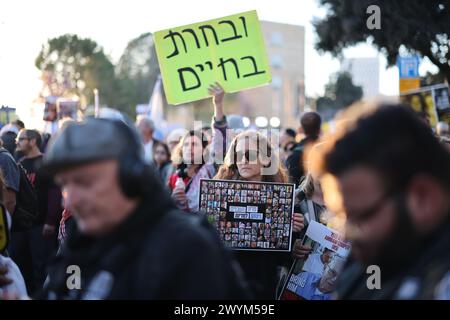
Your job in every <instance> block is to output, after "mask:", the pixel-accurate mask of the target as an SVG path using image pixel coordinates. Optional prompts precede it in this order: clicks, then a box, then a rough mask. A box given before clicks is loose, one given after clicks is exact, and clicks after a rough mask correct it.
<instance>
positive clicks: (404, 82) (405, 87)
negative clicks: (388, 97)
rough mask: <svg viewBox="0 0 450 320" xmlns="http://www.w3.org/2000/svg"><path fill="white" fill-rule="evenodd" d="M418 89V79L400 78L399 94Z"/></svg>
mask: <svg viewBox="0 0 450 320" xmlns="http://www.w3.org/2000/svg"><path fill="white" fill-rule="evenodd" d="M418 88H420V78H400V93H404V92H408V91H411V90H415V89H418Z"/></svg>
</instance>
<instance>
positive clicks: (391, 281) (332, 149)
mask: <svg viewBox="0 0 450 320" xmlns="http://www.w3.org/2000/svg"><path fill="white" fill-rule="evenodd" d="M357 107H358V108H360V109H359V110H361V108H362V107H364V106H361V105H359V106H357ZM355 110H356V109H353V111H355ZM347 114H348V113H347ZM346 120H349V119H348V118H346ZM346 124H352V125H351V126H346V128H345V129H344V131H343V134H339V130H338V133H336V136H335V139H332V143H330V144H329V148H328V150H327V151H325V153H324V154H323V158H322V160H323V162H322V169H324V172H325V173H326V174H328V177H332V180H333V181H334V182H335V184H334V185H335V187H336V188H335V192H337V195H340V196H341V197H340V198H341V200H342V201H337V202H336V203H334V204H330V205H329V208H330V209H332V210H333V211H334V212H336V213H337V214H338V215H339V214H345V217H346V237H347V238H348V239H349V240H351V241H352V258H351V259H350V261H349V263H348V264H347V266H346V268H345V270H344V271H343V274H342V275H341V278H340V279H339V284H338V287H337V291H338V296H339V298H340V299H450V294H449V292H450V290H449V288H450V255H449V254H448V253H449V252H450V219H449V217H450V214H449V213H450V157H449V153H448V151H446V150H445V149H444V147H443V146H442V145H441V144H439V142H438V140H437V139H436V138H435V137H434V136H433V134H432V132H431V131H430V130H429V128H427V127H426V125H425V124H424V123H423V121H421V119H420V118H419V117H417V116H416V115H415V114H414V113H413V112H412V111H411V110H410V109H409V107H408V106H403V105H385V106H381V107H379V108H376V109H375V111H373V112H371V113H369V114H365V115H363V116H362V117H359V119H358V120H357V121H356V122H355V123H353V122H351V121H346ZM324 192H325V193H326V192H330V190H326V188H325V190H324ZM334 195H336V194H334ZM335 198H336V197H335ZM370 265H376V266H378V267H379V268H380V271H381V272H380V284H381V288H376V289H378V290H375V289H372V290H371V289H370V288H369V287H371V286H369V285H368V284H370V283H372V282H371V281H370V280H371V279H369V277H370V276H371V275H372V274H373V273H370V272H369V273H368V272H367V270H368V269H367V267H368V266H370ZM368 280H369V281H368Z"/></svg>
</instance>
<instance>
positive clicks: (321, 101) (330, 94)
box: [316, 72, 363, 118]
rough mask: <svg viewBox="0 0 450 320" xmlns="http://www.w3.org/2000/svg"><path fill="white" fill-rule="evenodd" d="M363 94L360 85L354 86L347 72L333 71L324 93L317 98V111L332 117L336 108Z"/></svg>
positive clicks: (342, 106)
mask: <svg viewBox="0 0 450 320" xmlns="http://www.w3.org/2000/svg"><path fill="white" fill-rule="evenodd" d="M362 96H363V90H362V88H361V87H360V86H355V85H354V84H353V81H352V76H351V75H350V74H349V73H348V72H340V73H335V74H333V75H332V76H331V77H330V81H329V82H328V84H326V85H325V94H324V96H323V97H320V98H318V99H317V102H316V105H317V111H318V112H320V113H323V114H324V116H325V118H329V117H332V116H333V115H334V114H335V113H336V112H337V111H338V110H340V109H343V108H345V107H348V106H349V105H351V104H352V103H353V102H355V101H358V100H360V99H361V98H362Z"/></svg>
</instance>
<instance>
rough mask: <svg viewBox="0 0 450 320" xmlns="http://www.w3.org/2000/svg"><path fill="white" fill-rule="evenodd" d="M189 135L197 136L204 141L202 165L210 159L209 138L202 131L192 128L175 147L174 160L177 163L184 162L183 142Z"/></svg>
mask: <svg viewBox="0 0 450 320" xmlns="http://www.w3.org/2000/svg"><path fill="white" fill-rule="evenodd" d="M189 137H197V138H198V139H200V141H201V142H202V154H203V156H202V165H203V164H205V163H206V162H207V161H208V152H207V151H208V148H207V147H208V139H206V136H205V135H204V134H203V132H202V131H196V130H190V131H189V132H187V133H186V134H185V135H184V136H183V137H182V138H181V139H180V142H179V143H178V145H177V146H176V147H175V149H174V151H173V154H172V162H173V163H174V164H177V165H181V164H183V163H184V161H183V144H184V141H185V140H186V139H187V138H189Z"/></svg>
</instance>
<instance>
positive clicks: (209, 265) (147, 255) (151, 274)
mask: <svg viewBox="0 0 450 320" xmlns="http://www.w3.org/2000/svg"><path fill="white" fill-rule="evenodd" d="M70 265H75V266H77V267H79V270H80V273H81V289H76V288H75V289H72V290H68V288H67V282H69V283H73V284H76V282H74V281H73V278H71V279H69V281H68V278H69V277H70V276H72V275H74V274H75V272H74V271H73V270H74V269H67V268H68V267H69V266H70ZM72 268H73V267H72ZM48 280H49V282H48V285H47V286H46V288H45V289H44V291H43V292H42V293H41V295H40V296H39V297H38V298H41V299H231V298H232V299H242V298H248V295H247V293H246V292H247V291H246V289H245V285H244V281H243V280H242V278H241V274H240V273H239V269H238V267H236V265H235V264H234V263H232V261H231V259H230V258H229V255H228V252H226V251H225V249H224V248H223V246H222V245H221V243H220V240H219V238H218V237H217V235H216V233H215V231H214V230H213V229H212V228H211V227H210V225H209V224H208V223H207V222H206V220H205V219H204V218H203V217H201V216H191V215H187V214H186V213H182V212H180V211H178V210H177V209H175V207H174V205H173V204H172V202H171V201H170V200H169V198H168V196H167V195H166V194H165V192H163V191H159V192H155V193H154V194H153V195H152V196H150V197H149V198H148V199H147V200H146V201H145V202H144V203H142V204H141V205H140V206H139V208H138V209H137V210H136V211H135V212H134V213H133V214H132V215H131V216H129V217H128V218H127V220H126V221H125V222H124V223H122V224H121V225H120V226H119V227H118V228H117V229H116V230H115V231H113V232H112V233H111V234H108V235H107V236H105V237H103V238H101V239H98V240H94V239H92V238H89V237H86V236H83V235H82V234H80V233H79V232H78V231H77V230H76V229H75V230H71V231H70V232H69V237H68V239H67V241H66V242H65V243H64V245H63V247H62V250H61V252H60V254H59V255H58V257H57V258H56V259H55V261H54V262H53V263H52V265H51V267H50V268H49V279H48Z"/></svg>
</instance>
